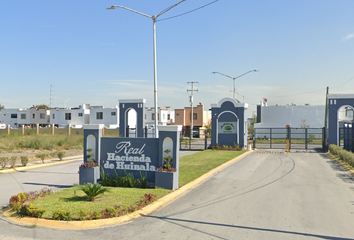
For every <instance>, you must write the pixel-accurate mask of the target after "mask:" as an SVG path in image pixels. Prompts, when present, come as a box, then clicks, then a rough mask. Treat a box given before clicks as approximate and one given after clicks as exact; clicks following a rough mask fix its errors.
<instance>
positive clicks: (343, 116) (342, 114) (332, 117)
mask: <svg viewBox="0 0 354 240" xmlns="http://www.w3.org/2000/svg"><path fill="white" fill-rule="evenodd" d="M327 101H328V103H327V104H328V115H327V117H328V144H336V145H337V146H343V148H344V149H345V150H348V151H353V150H354V148H353V136H354V134H353V110H354V94H328V95H327ZM340 132H341V133H342V134H340Z"/></svg>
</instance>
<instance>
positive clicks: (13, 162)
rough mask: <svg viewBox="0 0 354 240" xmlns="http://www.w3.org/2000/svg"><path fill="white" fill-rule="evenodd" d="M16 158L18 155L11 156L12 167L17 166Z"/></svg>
mask: <svg viewBox="0 0 354 240" xmlns="http://www.w3.org/2000/svg"><path fill="white" fill-rule="evenodd" d="M16 160H17V157H16V156H12V157H11V158H10V168H15V166H16Z"/></svg>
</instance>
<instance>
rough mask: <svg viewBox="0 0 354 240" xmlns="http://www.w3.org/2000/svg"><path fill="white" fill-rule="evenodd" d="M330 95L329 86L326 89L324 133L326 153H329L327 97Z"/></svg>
mask: <svg viewBox="0 0 354 240" xmlns="http://www.w3.org/2000/svg"><path fill="white" fill-rule="evenodd" d="M328 93H329V87H328V86H327V89H326V104H325V119H324V132H323V135H324V136H323V139H324V144H323V145H324V146H323V148H324V151H325V152H327V151H328V149H327V144H328V142H327V137H328V136H327V113H328V112H327V109H328V98H327V96H328Z"/></svg>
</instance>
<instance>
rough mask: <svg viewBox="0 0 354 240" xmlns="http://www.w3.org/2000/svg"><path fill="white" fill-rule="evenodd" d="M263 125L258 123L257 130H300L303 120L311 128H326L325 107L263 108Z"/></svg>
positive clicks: (285, 106) (287, 106)
mask: <svg viewBox="0 0 354 240" xmlns="http://www.w3.org/2000/svg"><path fill="white" fill-rule="evenodd" d="M261 108H262V110H261V123H256V124H255V128H285V126H286V125H290V127H292V128H300V127H301V124H302V121H301V120H302V119H306V122H305V123H306V125H309V127H310V128H322V127H324V116H325V106H324V105H313V106H311V105H309V106H305V105H302V106H292V105H284V106H262V107H261Z"/></svg>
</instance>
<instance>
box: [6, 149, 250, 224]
mask: <svg viewBox="0 0 354 240" xmlns="http://www.w3.org/2000/svg"><path fill="white" fill-rule="evenodd" d="M252 152H253V151H247V152H245V153H243V154H242V155H240V156H237V157H235V158H233V159H231V160H230V161H227V162H226V163H223V164H221V165H220V166H218V167H216V168H214V169H212V170H211V171H209V172H207V173H205V174H203V175H202V176H200V177H199V178H197V179H195V180H194V181H192V182H190V183H187V184H186V185H184V186H183V187H181V188H178V189H177V190H175V191H173V192H172V193H170V194H168V195H166V196H164V197H162V198H160V199H158V200H157V201H155V202H154V203H152V204H150V205H148V206H146V207H144V208H143V209H141V210H138V211H135V212H133V213H130V214H128V215H124V216H121V217H116V218H108V219H98V220H87V221H56V220H46V219H41V218H28V217H24V218H19V217H12V216H11V210H7V211H4V212H3V215H4V217H5V218H4V217H2V216H0V218H2V220H4V221H7V222H11V223H12V224H16V225H19V226H24V225H26V226H41V227H47V228H54V229H61V230H64V229H65V230H80V229H94V228H102V227H112V226H116V225H121V224H124V223H127V222H129V221H131V220H133V219H135V218H139V217H142V216H146V215H149V214H150V213H152V212H155V211H158V210H160V209H162V208H163V207H166V206H167V205H169V204H171V203H172V202H174V201H175V200H177V199H179V198H180V197H182V196H183V195H185V194H186V193H188V192H189V191H191V190H193V189H194V188H196V187H198V186H200V185H201V184H202V183H204V182H205V181H207V180H208V179H210V178H211V177H213V176H214V175H215V174H217V173H218V172H220V171H222V170H223V169H225V168H226V167H228V166H230V165H231V164H233V163H235V162H237V161H239V160H241V159H242V158H244V157H246V156H247V155H249V154H250V153H252ZM73 161H74V160H73ZM65 162H67V161H65Z"/></svg>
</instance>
